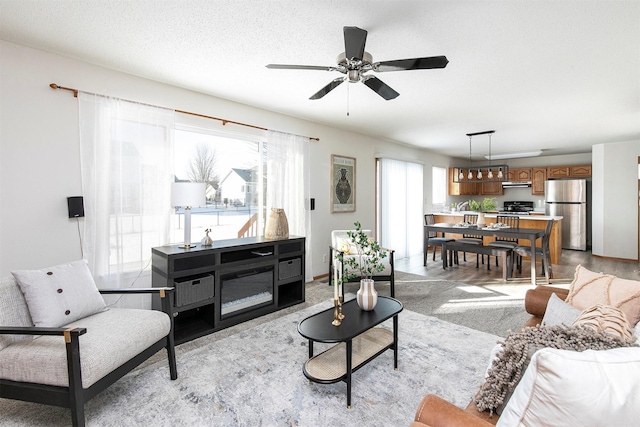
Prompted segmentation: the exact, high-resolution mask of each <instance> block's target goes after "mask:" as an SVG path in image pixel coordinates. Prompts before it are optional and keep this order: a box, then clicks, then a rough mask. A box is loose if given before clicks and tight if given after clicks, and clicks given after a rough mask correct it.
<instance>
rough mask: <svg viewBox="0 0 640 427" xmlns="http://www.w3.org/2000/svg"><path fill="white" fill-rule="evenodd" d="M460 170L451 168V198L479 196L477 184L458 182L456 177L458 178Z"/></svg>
mask: <svg viewBox="0 0 640 427" xmlns="http://www.w3.org/2000/svg"><path fill="white" fill-rule="evenodd" d="M459 173H460V170H459V169H458V168H449V195H450V196H475V195H477V194H478V184H477V183H476V182H473V181H470V182H457V179H454V177H456V176H458V174H459Z"/></svg>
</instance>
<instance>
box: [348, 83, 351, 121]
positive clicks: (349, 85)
mask: <svg viewBox="0 0 640 427" xmlns="http://www.w3.org/2000/svg"><path fill="white" fill-rule="evenodd" d="M350 86H351V85H350V84H347V117H349V87H350Z"/></svg>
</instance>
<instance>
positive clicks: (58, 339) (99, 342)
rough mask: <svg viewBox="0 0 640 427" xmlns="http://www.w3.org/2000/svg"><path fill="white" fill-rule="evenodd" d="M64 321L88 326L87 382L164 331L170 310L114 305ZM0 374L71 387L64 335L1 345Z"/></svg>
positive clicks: (83, 358)
mask: <svg viewBox="0 0 640 427" xmlns="http://www.w3.org/2000/svg"><path fill="white" fill-rule="evenodd" d="M65 327H84V328H87V333H86V334H84V335H81V336H80V365H81V369H82V386H83V387H84V388H87V387H89V386H91V385H92V384H94V383H95V382H96V381H98V380H99V379H100V378H102V377H104V376H105V375H107V374H108V373H109V372H111V371H113V370H114V369H116V368H117V367H119V366H120V365H122V364H124V363H125V362H127V361H128V360H130V359H131V358H133V357H134V356H135V355H137V354H138V353H140V352H141V351H142V350H144V349H146V348H148V347H149V346H151V345H152V344H154V343H155V342H157V341H158V340H160V339H162V338H163V337H165V336H166V335H167V334H168V333H169V330H170V327H171V322H170V319H169V316H168V315H167V314H166V313H164V312H162V311H156V310H141V309H119V308H112V309H111V310H108V311H103V312H100V313H97V314H94V315H93V316H89V317H87V318H84V319H81V320H79V321H76V322H73V323H71V324H69V325H65ZM0 378H2V379H7V380H13V381H24V382H33V383H39V384H49V385H55V386H62V387H67V386H68V385H69V377H68V374H67V355H66V350H65V343H64V338H63V337H62V336H39V337H37V338H36V339H33V340H25V341H20V342H17V343H14V344H12V345H10V346H8V347H6V348H5V349H4V350H2V351H0Z"/></svg>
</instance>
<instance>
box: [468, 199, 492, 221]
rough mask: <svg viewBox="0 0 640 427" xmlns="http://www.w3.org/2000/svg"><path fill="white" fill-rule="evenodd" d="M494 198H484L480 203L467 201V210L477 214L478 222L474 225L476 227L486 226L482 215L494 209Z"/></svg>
mask: <svg viewBox="0 0 640 427" xmlns="http://www.w3.org/2000/svg"><path fill="white" fill-rule="evenodd" d="M495 200H496V198H495V197H485V198H484V200H482V202H477V201H475V200H469V209H471V210H472V211H475V212H478V220H477V221H476V224H477V225H478V227H484V226H485V225H487V221H486V219H485V217H484V214H485V213H486V212H489V211H493V210H495V209H496V204H495Z"/></svg>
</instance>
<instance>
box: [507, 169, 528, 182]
mask: <svg viewBox="0 0 640 427" xmlns="http://www.w3.org/2000/svg"><path fill="white" fill-rule="evenodd" d="M507 177H508V179H507V180H508V181H510V182H528V181H531V168H515V169H512V168H509V174H508V175H507Z"/></svg>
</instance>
